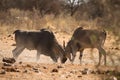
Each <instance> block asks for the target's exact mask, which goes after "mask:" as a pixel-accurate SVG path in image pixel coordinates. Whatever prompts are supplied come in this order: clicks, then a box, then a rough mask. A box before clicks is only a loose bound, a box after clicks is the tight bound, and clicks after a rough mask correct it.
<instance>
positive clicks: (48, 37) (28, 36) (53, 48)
mask: <svg viewBox="0 0 120 80" xmlns="http://www.w3.org/2000/svg"><path fill="white" fill-rule="evenodd" d="M14 34H15V42H16V48H15V49H14V50H13V51H12V53H13V57H14V58H15V59H17V58H18V56H19V55H20V54H21V53H22V51H23V50H24V49H25V48H27V49H29V50H37V55H36V59H37V61H38V60H39V57H40V54H44V55H46V56H50V57H51V58H52V60H53V61H54V62H57V60H58V58H59V57H60V59H61V62H62V63H64V62H65V61H66V60H67V58H66V57H65V52H64V50H63V49H62V47H61V46H60V45H59V44H58V42H57V40H56V38H55V36H54V34H53V32H52V31H50V30H47V29H41V30H40V31H21V30H16V31H15V32H14Z"/></svg>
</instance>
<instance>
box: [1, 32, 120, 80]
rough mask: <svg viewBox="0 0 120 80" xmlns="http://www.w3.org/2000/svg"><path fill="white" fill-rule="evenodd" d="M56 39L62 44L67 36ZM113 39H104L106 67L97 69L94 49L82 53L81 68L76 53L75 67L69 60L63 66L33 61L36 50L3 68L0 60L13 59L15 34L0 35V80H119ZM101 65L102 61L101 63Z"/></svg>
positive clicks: (43, 58) (119, 66)
mask: <svg viewBox="0 0 120 80" xmlns="http://www.w3.org/2000/svg"><path fill="white" fill-rule="evenodd" d="M55 35H56V37H57V40H58V41H59V43H60V44H61V45H62V42H63V40H65V41H66V42H67V41H68V40H69V39H70V35H67V34H64V33H56V34H55ZM112 42H114V39H112V38H111V36H108V37H107V40H106V42H105V50H106V51H107V66H103V63H102V65H101V66H100V67H96V66H95V65H96V64H97V63H98V52H97V50H96V49H94V50H89V49H86V50H85V51H84V56H83V60H82V65H80V64H79V59H78V57H79V53H77V57H76V59H75V62H74V64H71V63H70V62H69V60H68V61H67V62H66V63H65V64H60V62H58V63H53V61H52V60H51V59H50V58H49V57H46V56H44V55H41V56H40V60H39V62H35V56H36V51H28V50H24V51H23V52H22V54H21V55H20V56H19V58H18V61H17V62H16V63H15V64H13V65H11V66H5V65H4V64H3V62H2V59H3V57H12V50H13V49H14V48H15V46H11V45H12V44H14V43H15V42H14V35H7V36H0V80H18V79H19V80H120V54H119V52H120V46H119V45H117V46H113V44H112ZM102 62H103V60H102Z"/></svg>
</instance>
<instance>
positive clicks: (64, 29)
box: [0, 0, 120, 80]
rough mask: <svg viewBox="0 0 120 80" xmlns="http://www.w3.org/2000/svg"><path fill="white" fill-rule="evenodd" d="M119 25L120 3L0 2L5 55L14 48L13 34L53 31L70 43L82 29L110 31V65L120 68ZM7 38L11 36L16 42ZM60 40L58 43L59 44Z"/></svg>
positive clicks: (0, 38)
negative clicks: (77, 30)
mask: <svg viewBox="0 0 120 80" xmlns="http://www.w3.org/2000/svg"><path fill="white" fill-rule="evenodd" d="M119 22H120V0H0V41H1V42H0V44H1V43H6V44H7V46H6V47H7V48H5V49H4V48H1V47H0V52H1V53H3V52H4V51H5V50H7V49H8V47H10V46H8V43H9V42H8V41H10V40H11V41H13V36H12V35H11V34H12V33H13V31H14V30H16V29H22V30H23V29H24V30H38V29H41V28H50V29H51V30H52V31H53V32H54V33H56V34H57V33H59V34H61V33H63V34H65V35H67V36H64V37H65V39H66V37H68V35H69V36H71V35H72V33H73V32H74V30H75V29H76V28H77V27H78V26H79V27H80V26H82V27H83V28H87V29H105V30H106V32H107V39H106V41H105V46H104V47H105V49H106V51H107V59H108V60H109V62H108V63H107V64H108V65H110V64H113V66H120V65H119V63H120V54H119V51H120V23H119ZM56 34H55V35H56ZM63 34H62V35H63ZM6 35H7V36H8V35H11V37H12V38H11V37H7V36H6ZM57 36H58V35H57ZM58 38H59V37H58ZM60 38H61V37H60ZM9 39H10V40H9ZM60 40H61V39H60ZM60 40H59V39H58V42H59V41H60ZM2 41H3V42H2ZM66 41H67V40H66ZM61 42H62V41H61ZM0 46H1V45H0ZM10 48H11V47H10ZM2 49H4V50H2ZM6 54H8V53H5V54H0V59H1V58H3V57H4V56H6ZM9 55H10V54H9ZM71 69H72V68H71ZM3 72H4V71H3ZM109 73H110V75H107V77H109V76H111V77H112V78H111V80H112V79H113V78H114V76H115V77H116V78H117V79H120V77H119V76H118V75H116V73H115V72H112V71H110V72H109ZM79 77H81V75H80V76H79ZM103 80H107V79H106V78H105V79H103Z"/></svg>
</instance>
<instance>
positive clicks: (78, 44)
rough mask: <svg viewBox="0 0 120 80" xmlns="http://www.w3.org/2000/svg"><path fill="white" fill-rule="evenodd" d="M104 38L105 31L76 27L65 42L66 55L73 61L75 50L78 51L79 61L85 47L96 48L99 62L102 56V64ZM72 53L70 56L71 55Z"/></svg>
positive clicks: (104, 53)
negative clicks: (69, 38)
mask: <svg viewBox="0 0 120 80" xmlns="http://www.w3.org/2000/svg"><path fill="white" fill-rule="evenodd" d="M105 39H106V32H105V31H98V30H88V29H83V28H82V27H79V28H77V29H76V30H75V31H74V33H73V35H72V38H71V40H70V41H69V42H68V43H67V45H66V47H65V45H64V48H65V52H66V56H67V57H68V58H69V60H70V61H71V62H73V61H74V59H75V56H76V52H77V51H79V52H80V56H79V59H80V63H81V60H82V55H83V51H84V49H85V48H97V49H98V51H99V63H98V65H100V63H101V57H102V55H103V56H104V64H105V65H106V52H105V50H104V49H103V44H104V42H105ZM71 55H72V57H71Z"/></svg>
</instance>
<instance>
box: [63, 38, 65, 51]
mask: <svg viewBox="0 0 120 80" xmlns="http://www.w3.org/2000/svg"><path fill="white" fill-rule="evenodd" d="M63 48H64V49H65V41H64V40H63Z"/></svg>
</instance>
